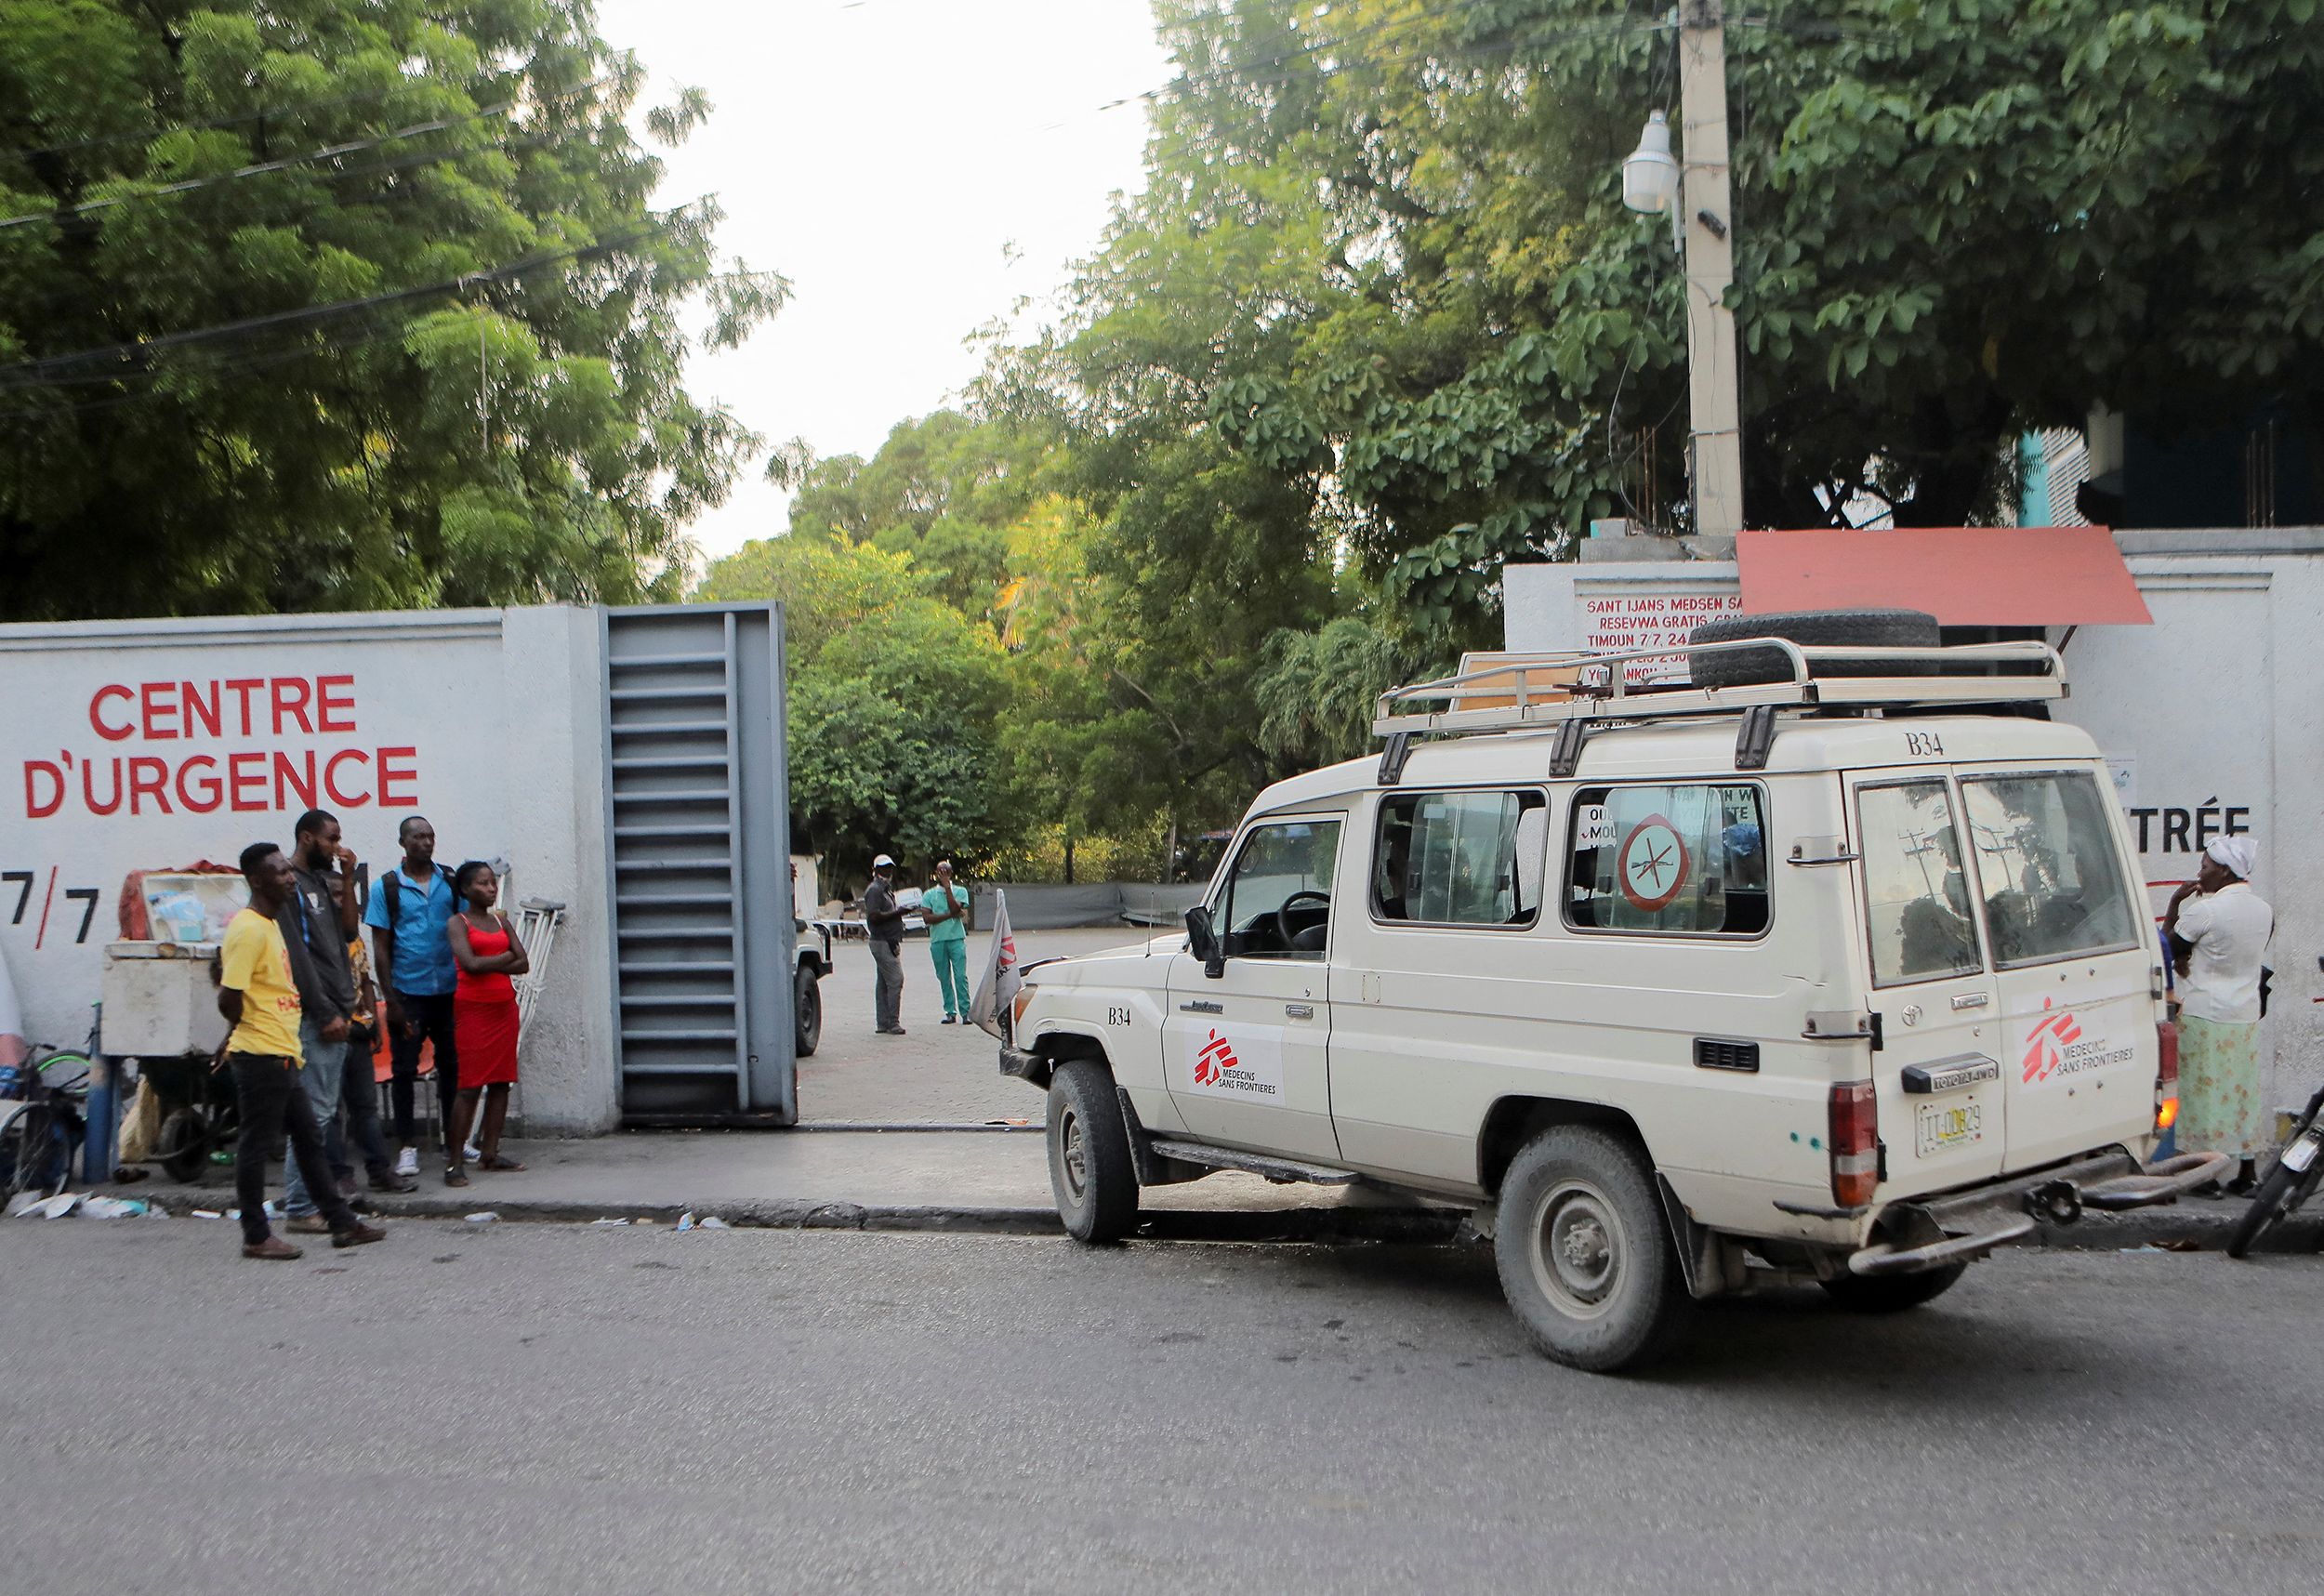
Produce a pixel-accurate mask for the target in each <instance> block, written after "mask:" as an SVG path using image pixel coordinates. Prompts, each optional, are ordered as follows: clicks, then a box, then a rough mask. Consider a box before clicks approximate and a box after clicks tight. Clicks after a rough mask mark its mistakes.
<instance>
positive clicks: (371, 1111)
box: [323, 1026, 392, 1181]
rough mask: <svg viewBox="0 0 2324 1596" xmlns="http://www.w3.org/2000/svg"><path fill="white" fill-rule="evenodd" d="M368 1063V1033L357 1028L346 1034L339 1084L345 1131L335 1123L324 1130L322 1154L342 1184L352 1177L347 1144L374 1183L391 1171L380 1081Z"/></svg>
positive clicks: (366, 1029)
mask: <svg viewBox="0 0 2324 1596" xmlns="http://www.w3.org/2000/svg"><path fill="white" fill-rule="evenodd" d="M371 1059H372V1033H371V1031H370V1030H369V1029H368V1028H367V1027H361V1026H359V1027H357V1028H356V1029H355V1030H352V1031H350V1032H349V1033H348V1037H347V1064H346V1066H345V1069H344V1071H343V1072H342V1074H341V1076H340V1080H339V1106H340V1107H342V1108H344V1109H345V1110H346V1111H347V1118H346V1121H345V1126H346V1128H345V1129H344V1130H342V1129H341V1128H340V1125H341V1122H340V1121H338V1120H336V1119H335V1120H333V1121H332V1122H331V1123H330V1124H328V1125H326V1126H324V1128H323V1151H324V1154H325V1155H326V1156H327V1157H328V1158H329V1160H330V1163H331V1173H332V1174H334V1175H336V1176H337V1177H338V1178H339V1179H341V1180H343V1181H344V1180H350V1179H352V1178H353V1177H354V1174H355V1167H354V1166H353V1165H351V1164H350V1163H349V1162H348V1159H347V1145H348V1143H349V1142H350V1141H352V1142H353V1143H354V1144H355V1151H356V1152H357V1153H358V1154H362V1156H363V1168H364V1170H365V1172H366V1173H368V1174H369V1175H370V1176H371V1178H372V1179H373V1180H374V1181H384V1180H386V1179H387V1178H388V1175H389V1174H390V1170H391V1168H392V1166H391V1165H390V1164H389V1162H388V1142H387V1137H386V1136H385V1135H384V1134H383V1133H382V1132H381V1131H380V1128H379V1079H378V1076H377V1075H376V1073H375V1071H374V1070H373V1068H372V1062H371Z"/></svg>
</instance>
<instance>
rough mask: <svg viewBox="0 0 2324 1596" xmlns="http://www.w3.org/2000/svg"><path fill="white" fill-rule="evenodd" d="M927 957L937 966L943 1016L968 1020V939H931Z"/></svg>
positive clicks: (937, 981)
mask: <svg viewBox="0 0 2324 1596" xmlns="http://www.w3.org/2000/svg"><path fill="white" fill-rule="evenodd" d="M928 956H929V957H930V958H931V960H933V961H934V962H935V965H936V984H937V985H938V986H940V987H942V988H943V989H944V1012H945V1013H947V1014H949V1015H951V1016H952V1017H953V1018H955V1019H957V1020H965V1019H967V1018H968V1017H969V939H968V938H966V937H946V938H945V939H944V941H942V942H937V941H934V940H933V939H931V941H930V942H929V944H928Z"/></svg>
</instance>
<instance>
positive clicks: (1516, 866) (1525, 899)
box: [1372, 792, 1550, 926]
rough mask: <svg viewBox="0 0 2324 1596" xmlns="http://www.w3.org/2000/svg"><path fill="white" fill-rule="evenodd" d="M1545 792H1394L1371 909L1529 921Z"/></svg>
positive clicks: (1383, 812) (1482, 922) (1462, 922)
mask: <svg viewBox="0 0 2324 1596" xmlns="http://www.w3.org/2000/svg"><path fill="white" fill-rule="evenodd" d="M1549 813H1550V810H1549V798H1547V796H1546V795H1544V794H1541V793H1538V792H1513V793H1476V792H1460V793H1396V794H1394V795H1393V796H1392V797H1390V798H1386V799H1385V800H1383V801H1382V802H1381V804H1380V833H1379V836H1378V838H1376V840H1375V842H1374V845H1373V850H1372V914H1373V915H1374V917H1377V918H1379V919H1381V920H1386V921H1398V920H1403V921H1410V922H1414V923H1418V924H1422V925H1435V926H1529V925H1531V924H1533V922H1534V921H1535V920H1536V919H1538V918H1539V917H1540V914H1541V867H1542V844H1543V841H1544V839H1545V838H1546V836H1547V833H1548V826H1549Z"/></svg>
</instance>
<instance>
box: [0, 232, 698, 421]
mask: <svg viewBox="0 0 2324 1596" xmlns="http://www.w3.org/2000/svg"><path fill="white" fill-rule="evenodd" d="M707 198H708V196H704V197H703V198H702V199H696V200H693V201H690V202H688V203H687V204H683V205H680V206H678V207H676V208H675V209H673V210H670V211H667V212H665V213H663V214H662V216H661V218H660V219H659V220H658V221H657V222H656V224H655V225H654V226H652V227H647V228H640V229H636V230H633V231H629V232H626V233H622V234H619V235H616V236H615V237H613V238H609V239H603V240H601V241H599V242H598V243H596V244H581V245H575V246H574V247H572V248H569V249H561V250H554V251H549V252H547V253H544V254H539V255H534V256H527V257H522V258H520V259H517V260H514V261H510V262H508V263H507V264H505V265H501V266H495V267H486V268H482V269H480V270H475V271H469V272H463V273H461V274H460V275H459V276H457V277H450V278H445V279H443V280H442V281H439V282H435V283H428V284H419V285H417V286H416V287H411V288H400V289H394V290H390V292H387V293H384V294H372V295H366V296H364V297H361V298H356V299H341V300H336V301H333V302H332V303H329V304H324V305H307V306H300V307H298V308H297V309H296V310H278V311H274V312H272V313H271V314H268V315H264V316H248V317H244V318H242V319H241V320H239V321H234V322H222V323H216V324H214V325H211V326H207V327H195V328H190V329H187V330H185V331H181V332H177V333H165V334H162V335H159V336H154V337H151V338H140V339H137V340H134V341H129V342H124V343H117V344H107V345H99V346H98V347H95V348H92V349H86V350H72V351H70V352H68V353H65V354H57V355H43V356H40V357H37V358H35V359H33V360H26V361H18V362H15V363H11V364H8V365H4V366H0V390H7V389H33V388H55V387H62V386H67V385H79V384H85V383H90V382H99V383H101V382H114V381H120V380H122V379H123V378H124V377H126V376H152V375H155V374H154V373H153V372H152V370H151V369H150V363H151V359H152V356H153V355H155V354H157V353H161V352H165V351H169V350H191V349H201V348H203V347H205V346H207V345H212V344H218V343H221V342H223V343H226V344H227V345H228V347H229V348H231V345H232V341H233V340H237V339H247V338H249V336H251V335H254V334H260V333H266V332H272V331H283V330H295V329H297V328H298V327H301V326H305V325H310V324H313V323H327V322H329V321H331V320H332V319H334V318H342V317H347V316H351V315H360V314H363V313H365V312H368V311H370V310H375V309H377V308H380V307H384V306H390V305H400V304H408V303H411V302H414V301H416V300H420V299H426V298H432V297H441V296H444V295H458V294H466V293H469V292H471V291H472V290H474V289H475V288H477V287H479V286H482V284H488V283H496V282H506V281H508V280H511V279H514V278H519V277H523V276H527V275H530V274H531V273H533V272H535V271H539V270H543V269H545V268H548V267H551V266H559V265H565V264H569V263H571V262H574V261H578V260H589V259H596V258H599V257H604V256H607V255H612V254H615V253H617V252H619V251H621V250H623V249H627V247H629V246H630V245H631V244H637V243H640V242H641V241H642V240H645V239H648V238H653V237H656V236H659V235H661V234H664V233H666V232H667V231H669V230H670V229H671V228H672V227H673V226H674V225H676V223H677V221H678V218H680V217H681V216H683V215H684V213H685V212H687V211H688V210H691V209H693V208H694V207H695V206H697V205H700V204H704V203H705V202H706V200H707ZM300 352H307V351H306V350H303V349H302V350H301V351H300ZM97 362H135V363H137V365H138V368H139V369H134V370H130V371H126V372H123V371H112V372H103V373H91V374H88V375H86V376H77V375H73V368H74V367H75V366H76V365H83V364H87V363H97Z"/></svg>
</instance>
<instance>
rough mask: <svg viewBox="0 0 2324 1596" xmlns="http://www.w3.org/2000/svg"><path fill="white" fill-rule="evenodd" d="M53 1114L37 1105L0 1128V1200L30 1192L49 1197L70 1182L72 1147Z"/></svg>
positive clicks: (18, 1113)
mask: <svg viewBox="0 0 2324 1596" xmlns="http://www.w3.org/2000/svg"><path fill="white" fill-rule="evenodd" d="M59 1128H60V1126H59V1120H58V1119H57V1118H56V1116H55V1115H51V1114H50V1113H49V1112H48V1110H46V1108H43V1107H40V1106H38V1105H37V1104H35V1105H33V1106H31V1107H27V1108H23V1109H20V1110H18V1111H17V1113H16V1114H14V1115H11V1116H10V1117H9V1119H8V1121H7V1124H6V1125H0V1197H14V1196H16V1195H18V1194H20V1193H24V1192H32V1193H35V1194H38V1195H40V1196H44V1197H53V1196H55V1195H56V1194H58V1193H59V1192H61V1191H63V1190H64V1189H65V1188H66V1187H67V1186H69V1185H71V1184H72V1183H73V1145H72V1143H71V1142H70V1141H65V1140H63V1139H62V1138H61V1137H60V1136H59Z"/></svg>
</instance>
